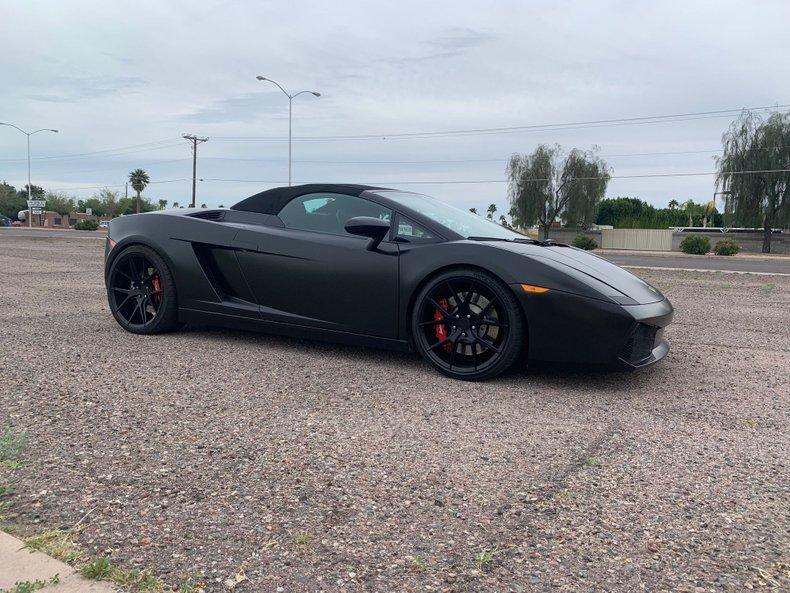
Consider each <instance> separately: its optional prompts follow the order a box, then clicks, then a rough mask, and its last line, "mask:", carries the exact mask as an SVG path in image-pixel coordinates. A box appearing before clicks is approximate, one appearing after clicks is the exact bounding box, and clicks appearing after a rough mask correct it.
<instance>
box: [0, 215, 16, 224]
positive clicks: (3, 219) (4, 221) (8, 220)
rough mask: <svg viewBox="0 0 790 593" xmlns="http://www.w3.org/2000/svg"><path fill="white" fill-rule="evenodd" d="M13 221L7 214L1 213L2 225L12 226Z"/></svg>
mask: <svg viewBox="0 0 790 593" xmlns="http://www.w3.org/2000/svg"><path fill="white" fill-rule="evenodd" d="M12 223H13V221H12V220H11V219H10V218H8V217H7V216H6V215H5V214H0V226H11V224H12Z"/></svg>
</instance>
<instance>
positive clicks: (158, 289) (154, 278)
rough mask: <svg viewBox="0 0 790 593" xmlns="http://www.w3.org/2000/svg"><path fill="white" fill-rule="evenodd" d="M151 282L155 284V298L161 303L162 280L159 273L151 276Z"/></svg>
mask: <svg viewBox="0 0 790 593" xmlns="http://www.w3.org/2000/svg"><path fill="white" fill-rule="evenodd" d="M151 284H153V286H154V300H155V301H156V303H157V304H159V303H160V302H161V301H162V281H161V280H159V274H154V275H153V276H151Z"/></svg>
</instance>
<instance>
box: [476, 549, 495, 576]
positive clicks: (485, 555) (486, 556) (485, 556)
mask: <svg viewBox="0 0 790 593" xmlns="http://www.w3.org/2000/svg"><path fill="white" fill-rule="evenodd" d="M495 553H496V551H495V550H487V549H486V550H480V551H479V552H478V553H477V554H475V564H476V565H477V569H478V570H479V571H480V572H485V571H487V570H488V569H490V568H491V563H492V562H493V561H494V554H495Z"/></svg>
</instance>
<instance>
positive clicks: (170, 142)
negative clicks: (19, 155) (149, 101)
mask: <svg viewBox="0 0 790 593" xmlns="http://www.w3.org/2000/svg"><path fill="white" fill-rule="evenodd" d="M179 144H180V139H170V138H169V139H167V140H157V141H155V142H145V143H143V144H132V145H130V146H120V147H118V148H105V149H102V150H94V151H92V152H78V153H73V154H59V155H50V156H37V157H32V160H60V159H64V160H66V159H80V158H91V157H94V156H123V155H126V154H133V153H137V152H147V151H149V150H159V149H162V148H172V147H174V146H177V145H179ZM24 160H26V159H0V162H2V163H12V162H17V161H24Z"/></svg>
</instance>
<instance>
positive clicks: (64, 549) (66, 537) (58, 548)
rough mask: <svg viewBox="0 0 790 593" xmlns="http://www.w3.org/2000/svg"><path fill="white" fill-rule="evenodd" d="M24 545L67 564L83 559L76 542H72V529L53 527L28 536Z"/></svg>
mask: <svg viewBox="0 0 790 593" xmlns="http://www.w3.org/2000/svg"><path fill="white" fill-rule="evenodd" d="M24 541H25V547H26V548H27V549H28V550H32V551H34V552H42V553H44V554H47V555H49V556H52V557H53V558H56V559H58V560H61V561H63V562H65V563H67V564H74V563H76V562H79V561H80V560H82V559H83V554H82V552H80V550H79V548H78V547H77V544H76V543H74V531H73V530H69V531H62V530H60V529H55V530H52V531H45V532H44V533H41V534H39V535H34V536H32V537H28V538H27V539H25V540H24Z"/></svg>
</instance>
